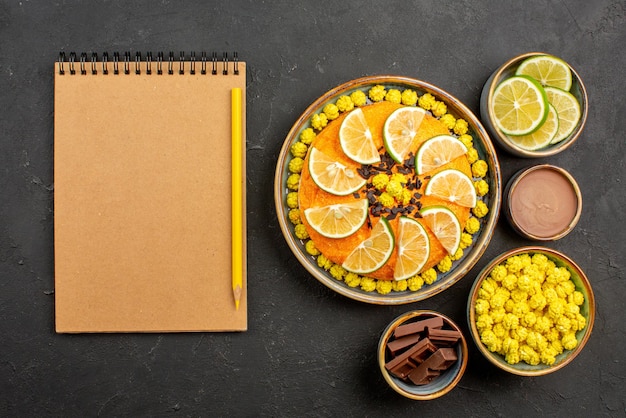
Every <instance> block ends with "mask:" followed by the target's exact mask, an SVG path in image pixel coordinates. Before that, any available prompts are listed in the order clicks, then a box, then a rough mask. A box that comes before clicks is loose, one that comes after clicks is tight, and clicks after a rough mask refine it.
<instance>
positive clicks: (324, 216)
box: [304, 199, 369, 238]
mask: <svg viewBox="0 0 626 418" xmlns="http://www.w3.org/2000/svg"><path fill="white" fill-rule="evenodd" d="M368 206H369V204H368V202H367V199H361V200H355V201H354V202H349V203H336V204H333V205H327V206H320V207H312V208H307V209H305V210H304V217H305V218H306V220H307V222H308V223H309V225H311V227H312V228H313V229H315V230H316V231H317V232H319V233H320V234H322V235H323V236H325V237H328V238H345V237H347V236H350V235H352V234H354V233H355V232H356V231H357V230H358V229H359V228H360V227H361V226H362V225H363V224H364V223H365V220H366V219H367V208H368Z"/></svg>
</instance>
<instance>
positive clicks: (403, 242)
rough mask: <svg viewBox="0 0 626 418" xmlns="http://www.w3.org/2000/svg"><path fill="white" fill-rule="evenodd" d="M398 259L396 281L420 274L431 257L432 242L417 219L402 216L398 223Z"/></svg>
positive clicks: (395, 270) (395, 271)
mask: <svg viewBox="0 0 626 418" xmlns="http://www.w3.org/2000/svg"><path fill="white" fill-rule="evenodd" d="M397 241H398V245H397V251H398V259H397V261H396V267H395V269H394V272H393V278H394V279H395V280H404V279H408V278H410V277H413V276H415V275H416V274H417V273H419V272H420V271H421V270H422V268H424V265H425V264H426V262H427V261H428V257H429V256H430V241H429V240H428V233H427V232H426V230H425V229H424V227H423V226H422V225H421V224H420V223H419V222H417V221H416V220H415V219H411V218H407V217H406V216H401V217H400V219H399V221H398V239H397Z"/></svg>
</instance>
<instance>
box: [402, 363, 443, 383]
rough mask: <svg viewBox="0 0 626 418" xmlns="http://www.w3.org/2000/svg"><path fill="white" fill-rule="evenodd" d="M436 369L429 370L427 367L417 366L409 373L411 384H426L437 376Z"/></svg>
mask: <svg viewBox="0 0 626 418" xmlns="http://www.w3.org/2000/svg"><path fill="white" fill-rule="evenodd" d="M439 374H440V373H439V372H438V371H437V370H431V369H429V368H428V367H423V368H422V367H421V366H420V367H418V368H416V369H414V370H413V371H411V373H409V376H408V377H409V379H410V380H411V382H413V384H416V385H426V384H428V383H430V382H432V381H433V379H435V378H436V377H439Z"/></svg>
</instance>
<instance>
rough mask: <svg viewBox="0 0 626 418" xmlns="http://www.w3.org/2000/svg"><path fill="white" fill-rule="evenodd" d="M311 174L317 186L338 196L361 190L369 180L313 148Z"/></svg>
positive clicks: (310, 165)
mask: <svg viewBox="0 0 626 418" xmlns="http://www.w3.org/2000/svg"><path fill="white" fill-rule="evenodd" d="M309 172H310V173H311V178H312V179H313V181H314V182H315V184H317V186H318V187H319V188H320V189H322V190H324V191H327V192H328V193H332V194H334V195H337V196H346V195H349V194H350V193H354V192H355V191H357V190H359V189H360V188H361V187H363V185H365V183H366V182H367V180H365V179H364V178H363V177H361V176H360V175H359V173H357V171H356V170H355V169H354V168H352V167H347V166H345V165H344V164H341V163H340V162H338V161H336V160H335V159H333V158H332V157H329V156H328V155H326V154H325V153H324V152H322V151H320V150H318V149H317V148H315V147H313V148H311V153H310V155H309Z"/></svg>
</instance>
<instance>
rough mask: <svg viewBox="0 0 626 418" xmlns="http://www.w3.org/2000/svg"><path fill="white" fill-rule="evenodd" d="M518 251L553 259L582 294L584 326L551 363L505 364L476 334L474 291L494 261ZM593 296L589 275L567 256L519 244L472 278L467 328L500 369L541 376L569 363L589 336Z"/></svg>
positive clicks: (488, 357) (504, 258)
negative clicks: (569, 275)
mask: <svg viewBox="0 0 626 418" xmlns="http://www.w3.org/2000/svg"><path fill="white" fill-rule="evenodd" d="M521 254H530V255H533V254H544V255H545V256H546V257H547V258H548V259H549V260H551V261H553V262H554V263H555V265H556V266H557V267H565V268H566V269H567V270H569V272H570V274H571V278H570V280H571V281H572V282H573V283H574V285H575V287H576V290H577V291H579V292H581V293H582V294H583V296H584V303H583V304H582V305H581V306H580V314H581V315H583V316H584V317H585V319H586V326H585V328H583V329H582V330H580V331H577V332H576V334H575V335H576V340H577V341H578V345H577V346H576V347H575V348H574V349H572V350H564V351H563V352H562V353H561V354H559V355H558V356H556V361H555V362H554V363H553V364H552V365H549V366H548V365H545V364H541V363H540V364H538V365H529V364H527V363H525V362H523V361H520V362H519V363H516V364H509V363H507V362H506V361H505V358H504V356H502V355H501V354H498V353H494V352H491V351H489V350H488V349H487V347H486V346H485V344H483V342H481V338H480V334H479V332H478V329H477V326H476V319H477V315H476V313H475V309H474V306H475V304H476V300H477V297H478V292H479V290H480V288H481V286H482V284H483V282H484V280H485V279H487V278H488V277H489V275H490V273H491V271H492V270H493V269H494V267H496V266H497V265H498V264H500V263H503V262H504V261H505V260H506V259H508V258H509V257H512V256H515V255H521ZM595 312H596V307H595V298H594V295H593V291H592V289H591V284H590V283H589V279H588V278H587V276H586V275H585V273H584V272H583V271H582V269H581V268H580V267H579V266H578V265H577V264H576V263H575V262H574V261H573V260H572V259H570V258H569V257H568V256H566V255H565V254H562V253H560V252H559V251H556V250H553V249H550V248H545V247H536V246H529V247H522V248H517V249H513V250H510V251H507V252H505V253H503V254H501V255H499V256H498V257H496V258H494V259H493V260H492V261H491V262H490V263H489V264H488V265H487V266H486V267H485V268H484V269H483V270H482V271H481V272H480V273H479V274H478V277H477V278H476V281H475V282H474V284H473V286H472V288H471V290H470V294H469V298H468V304H467V320H468V325H469V329H470V333H471V336H472V339H473V340H474V343H475V344H476V346H477V347H478V349H479V351H480V352H481V353H482V355H483V356H485V357H486V358H487V360H489V362H491V363H492V364H493V365H495V366H497V367H499V368H500V369H502V370H504V371H507V372H509V373H512V374H516V375H520V376H541V375H545V374H548V373H552V372H555V371H557V370H559V369H562V368H563V367H565V366H567V365H568V364H570V363H571V362H572V361H573V360H574V358H575V357H576V356H577V355H578V354H580V352H581V351H582V350H583V348H584V347H585V344H586V343H587V341H588V340H589V337H590V335H591V330H592V329H593V323H594V319H595Z"/></svg>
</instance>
